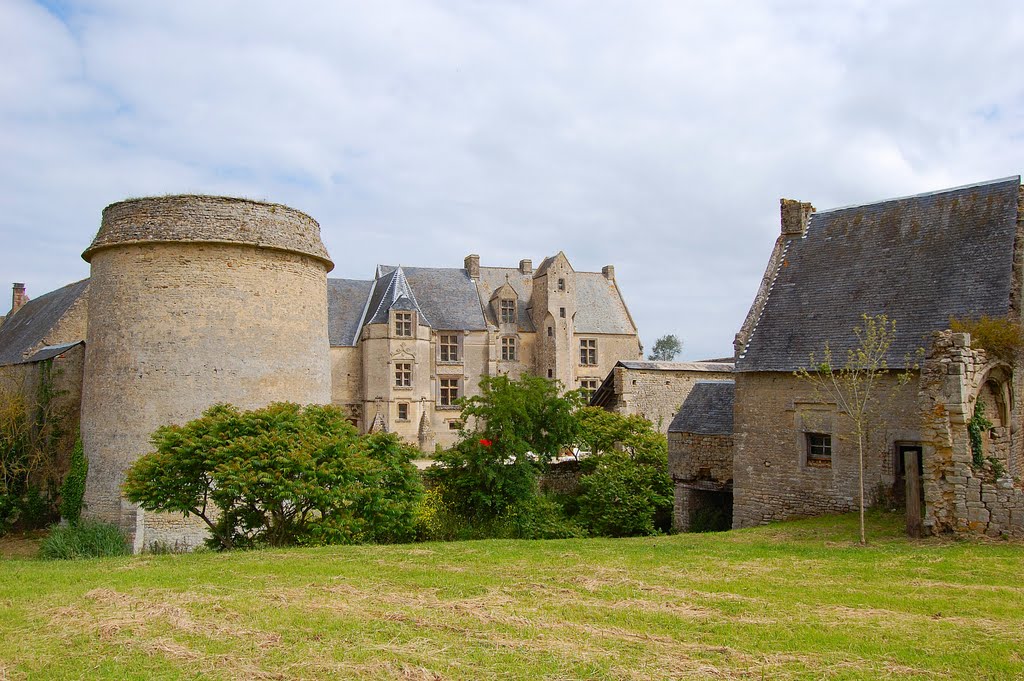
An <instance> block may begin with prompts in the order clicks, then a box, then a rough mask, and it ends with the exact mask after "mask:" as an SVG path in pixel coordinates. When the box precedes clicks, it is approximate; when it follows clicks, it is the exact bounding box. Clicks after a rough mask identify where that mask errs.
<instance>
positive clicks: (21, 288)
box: [11, 282, 28, 314]
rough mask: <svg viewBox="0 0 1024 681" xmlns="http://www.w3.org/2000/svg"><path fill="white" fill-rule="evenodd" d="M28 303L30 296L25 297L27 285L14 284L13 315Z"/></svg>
mask: <svg viewBox="0 0 1024 681" xmlns="http://www.w3.org/2000/svg"><path fill="white" fill-rule="evenodd" d="M27 302H28V296H27V295H25V285H24V284H19V283H18V282H15V283H14V291H13V293H12V294H11V314H14V313H15V312H17V311H18V308H19V307H21V306H22V305H24V304H25V303H27Z"/></svg>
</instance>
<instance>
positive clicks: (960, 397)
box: [733, 176, 1024, 535]
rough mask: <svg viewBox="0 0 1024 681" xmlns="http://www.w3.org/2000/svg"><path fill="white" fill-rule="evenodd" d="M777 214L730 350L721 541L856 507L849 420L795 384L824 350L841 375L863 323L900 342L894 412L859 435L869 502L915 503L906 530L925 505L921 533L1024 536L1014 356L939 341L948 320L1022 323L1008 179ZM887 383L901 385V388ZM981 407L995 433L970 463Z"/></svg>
mask: <svg viewBox="0 0 1024 681" xmlns="http://www.w3.org/2000/svg"><path fill="white" fill-rule="evenodd" d="M781 214H782V233H781V235H780V236H779V238H778V240H777V242H776V245H775V248H774V250H773V252H772V254H771V257H770V259H769V262H768V267H767V269H766V272H765V275H764V279H763V281H762V283H761V287H760V290H759V291H758V293H757V295H756V297H755V300H754V303H753V305H752V306H751V308H750V311H749V313H748V315H747V318H746V321H745V322H744V324H743V327H742V328H741V330H740V332H739V334H738V335H737V337H736V371H735V374H734V380H735V407H734V413H733V438H734V445H735V455H734V458H733V495H734V513H733V526H734V527H746V526H750V525H758V524H762V523H766V522H770V521H773V520H783V519H786V518H794V517H799V516H809V515H818V514H824V513H839V512H846V511H851V510H854V509H856V508H857V507H858V484H857V480H858V463H857V443H856V438H855V437H853V436H852V430H851V428H852V427H851V423H850V419H849V418H848V416H847V414H845V413H843V412H842V411H840V410H839V409H838V408H837V406H836V405H835V404H834V403H830V402H828V401H826V400H823V399H822V398H821V397H820V395H817V394H816V393H815V391H814V390H813V389H812V388H811V387H810V386H809V385H808V384H807V383H806V382H805V381H803V380H801V379H800V378H798V377H797V376H795V375H794V371H795V370H797V369H799V368H801V367H807V366H808V365H809V364H810V363H811V359H810V358H811V354H812V353H814V354H815V355H816V356H817V357H818V358H819V359H820V358H821V356H822V352H823V350H824V348H825V346H826V344H828V345H829V347H830V348H831V350H832V352H833V354H834V356H835V357H836V358H837V360H838V363H841V362H843V361H844V359H845V357H846V354H847V352H848V351H850V350H852V349H854V348H855V347H856V346H857V340H856V338H855V336H854V328H855V327H857V326H858V323H859V322H860V321H861V319H862V315H870V316H874V315H880V314H884V315H887V316H888V318H889V319H891V320H894V321H895V322H896V324H897V334H896V338H895V342H894V343H893V345H892V347H891V349H890V352H889V356H888V367H889V369H890V370H891V371H890V372H888V373H887V374H886V376H885V377H884V380H883V385H882V386H881V391H880V392H882V393H888V394H891V399H889V400H887V401H886V403H885V406H884V409H881V410H880V411H879V413H877V414H875V415H874V418H873V419H872V420H871V428H870V431H869V433H868V441H867V450H866V459H865V480H866V488H867V496H868V501H869V503H874V502H879V501H886V502H891V501H892V500H893V499H896V500H902V499H901V496H902V495H903V493H904V490H906V489H913V490H914V492H913V493H914V494H915V495H917V498H913V499H906V500H905V503H906V504H907V505H908V507H909V508H910V509H911V510H912V511H914V513H909V514H908V517H909V516H910V515H914V514H916V510H915V509H918V508H920V507H922V505H923V508H924V531H925V532H929V531H931V532H938V531H947V530H955V531H972V532H986V533H988V534H1012V535H1022V534H1024V508H1022V506H1021V503H1022V502H1021V494H1022V492H1021V488H1020V483H1019V482H1017V481H1019V480H1020V478H1021V476H1022V475H1024V456H1022V451H1024V450H1022V445H1024V443H1022V439H1021V432H1020V422H1021V418H1020V417H1021V410H1020V404H1019V400H1017V398H1016V396H1017V395H1020V394H1022V393H1021V389H1022V388H1024V385H1022V371H1021V366H1022V364H1021V356H1020V354H1019V352H1014V353H1012V354H1011V355H1010V356H1004V357H1002V358H998V357H995V356H993V355H992V353H990V352H989V353H986V352H985V351H984V349H983V348H981V347H975V346H974V345H972V340H971V338H970V337H969V335H967V334H951V333H950V332H949V331H948V329H949V327H950V324H951V321H950V320H951V318H958V319H975V320H976V319H979V318H982V317H988V318H992V319H998V320H1003V321H1004V322H1005V323H1007V324H1009V325H1011V326H1012V325H1019V324H1020V322H1021V282H1022V277H1024V237H1022V235H1024V191H1022V188H1021V186H1020V177H1019V176H1017V177H1010V178H1005V179H1001V180H994V181H989V182H982V183H979V184H975V185H970V186H964V187H957V188H954V189H947V190H942V191H937V192H932V193H928V194H921V195H917V196H911V197H906V198H899V199H891V200H887V201H881V202H878V203H872V204H866V205H860V206H851V207H847V208H839V209H835V210H827V211H815V210H814V208H813V206H811V205H810V204H808V203H800V202H797V201H789V200H783V201H782V205H781ZM944 330H946V331H944ZM919 349H920V350H922V351H924V353H925V356H924V359H923V360H921V361H920V362H919V361H918V360H916V359H915V356H917V353H918V350H919ZM899 371H909V372H910V374H911V376H912V380H911V381H910V382H909V383H906V384H903V385H899V384H898V383H897V381H896V378H895V373H896V372H899ZM979 401H981V402H982V403H983V404H984V405H985V407H986V409H985V413H986V414H988V415H989V418H990V420H991V421H992V422H993V426H992V427H991V428H988V429H985V432H984V433H983V434H982V436H983V447H984V450H985V451H984V452H983V454H984V456H982V457H980V460H978V461H974V460H973V459H972V452H971V451H970V447H969V446H968V429H967V425H968V422H969V421H970V419H971V418H972V415H973V414H974V408H975V404H976V403H978V402H979ZM989 459H991V460H992V461H990V460H989ZM908 461H909V462H913V464H910V467H909V468H908V464H907V462H908ZM993 461H994V462H995V463H993ZM907 478H912V479H913V482H914V483H915V485H916V483H917V482H920V483H921V486H920V488H917V487H916V486H914V487H911V486H907V485H906V479H907ZM918 489H919V490H920V491H917V490H918Z"/></svg>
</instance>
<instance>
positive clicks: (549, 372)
mask: <svg viewBox="0 0 1024 681" xmlns="http://www.w3.org/2000/svg"><path fill="white" fill-rule="evenodd" d="M554 377H555V372H554V371H553V370H551V369H548V378H554Z"/></svg>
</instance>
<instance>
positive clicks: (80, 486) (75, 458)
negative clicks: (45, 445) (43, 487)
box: [60, 440, 89, 526]
mask: <svg viewBox="0 0 1024 681" xmlns="http://www.w3.org/2000/svg"><path fill="white" fill-rule="evenodd" d="M88 473H89V461H88V460H87V459H86V458H85V451H84V450H83V449H82V441H81V440H79V441H78V442H76V443H75V448H74V449H73V450H72V451H71V462H70V466H69V470H68V474H67V476H65V478H64V484H62V485H61V487H60V515H61V517H62V518H64V520H66V521H68V523H69V524H71V525H72V526H74V525H77V524H78V519H79V518H81V516H82V499H83V497H84V496H85V478H86V475H87V474H88Z"/></svg>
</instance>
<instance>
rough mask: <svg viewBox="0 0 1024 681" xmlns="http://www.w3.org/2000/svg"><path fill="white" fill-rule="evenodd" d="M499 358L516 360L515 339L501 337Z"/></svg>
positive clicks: (508, 360)
mask: <svg viewBox="0 0 1024 681" xmlns="http://www.w3.org/2000/svg"><path fill="white" fill-rule="evenodd" d="M501 358H502V359H503V360H504V361H506V362H514V361H516V339H515V338H514V337H512V336H504V337H502V339H501Z"/></svg>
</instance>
